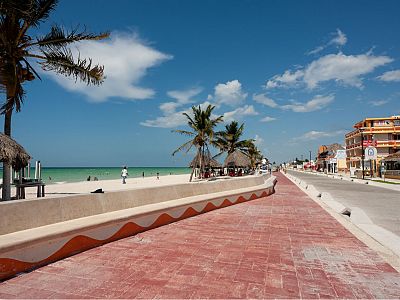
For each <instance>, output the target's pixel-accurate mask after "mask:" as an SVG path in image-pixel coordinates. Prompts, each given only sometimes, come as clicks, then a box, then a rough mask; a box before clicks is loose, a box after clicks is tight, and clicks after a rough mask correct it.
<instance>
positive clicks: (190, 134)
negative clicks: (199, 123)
mask: <svg viewBox="0 0 400 300" xmlns="http://www.w3.org/2000/svg"><path fill="white" fill-rule="evenodd" d="M172 132H176V133H180V134H182V135H187V136H193V135H194V133H193V132H191V131H187V130H172Z"/></svg>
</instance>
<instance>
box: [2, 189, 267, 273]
mask: <svg viewBox="0 0 400 300" xmlns="http://www.w3.org/2000/svg"><path fill="white" fill-rule="evenodd" d="M267 195H268V194H267V192H266V191H263V192H262V193H261V195H260V196H257V195H256V194H254V193H253V194H251V196H250V198H249V199H246V198H244V197H243V196H239V197H238V198H237V199H236V201H234V202H230V201H229V200H228V199H224V201H223V202H222V203H221V205H219V206H218V207H217V206H215V205H214V204H213V203H211V202H208V203H207V205H206V206H205V207H204V209H203V210H202V211H200V212H197V211H196V210H195V209H193V208H192V207H189V208H187V209H186V210H185V211H184V213H183V214H182V215H181V216H180V217H178V218H174V217H172V216H170V215H169V214H167V213H162V214H161V215H160V216H159V217H158V218H157V219H156V220H155V221H154V223H153V224H151V225H150V226H148V227H142V226H140V225H137V224H136V223H134V222H129V223H127V224H125V225H124V226H122V227H121V228H120V229H119V230H118V231H117V232H116V233H115V234H114V235H112V236H111V237H109V238H108V239H105V240H96V239H94V238H91V237H88V236H84V235H78V236H75V237H73V238H72V239H70V240H69V241H68V242H67V243H65V244H64V246H62V247H61V248H60V249H59V250H58V251H56V252H55V253H53V254H52V255H51V256H49V257H47V258H46V259H43V260H41V261H38V262H32V263H30V262H24V261H19V260H16V259H10V258H0V280H4V279H7V278H10V277H12V276H14V275H15V274H18V273H20V272H25V271H29V270H31V269H34V268H38V267H40V266H44V265H47V264H49V263H52V262H54V261H57V260H60V259H63V258H65V257H68V256H71V255H74V254H77V253H79V252H83V251H86V250H89V249H91V248H94V247H98V246H101V245H104V244H106V243H109V242H112V241H116V240H119V239H122V238H126V237H129V236H132V235H135V234H137V233H140V232H143V231H146V230H149V229H153V228H157V227H160V226H163V225H166V224H170V223H173V222H176V221H179V220H182V219H186V218H190V217H193V216H195V215H199V214H202V213H205V212H209V211H212V210H215V209H218V208H223V207H227V206H230V205H234V204H237V203H241V202H245V201H249V200H254V199H258V198H262V197H265V196H267Z"/></svg>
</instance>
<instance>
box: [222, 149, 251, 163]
mask: <svg viewBox="0 0 400 300" xmlns="http://www.w3.org/2000/svg"><path fill="white" fill-rule="evenodd" d="M232 166H235V167H250V166H251V161H250V158H249V157H248V156H247V155H246V154H244V153H243V152H242V151H240V150H235V151H234V152H232V153H230V154H228V156H227V157H226V158H225V161H224V167H232Z"/></svg>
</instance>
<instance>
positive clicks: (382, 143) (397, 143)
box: [346, 140, 400, 150]
mask: <svg viewBox="0 0 400 300" xmlns="http://www.w3.org/2000/svg"><path fill="white" fill-rule="evenodd" d="M372 142H373V143H375V142H376V146H375V147H378V148H379V147H394V146H396V147H400V140H388V141H377V140H374V141H364V147H368V145H369V144H371V145H373V143H372ZM354 148H361V142H358V143H354V144H351V145H346V150H351V149H354Z"/></svg>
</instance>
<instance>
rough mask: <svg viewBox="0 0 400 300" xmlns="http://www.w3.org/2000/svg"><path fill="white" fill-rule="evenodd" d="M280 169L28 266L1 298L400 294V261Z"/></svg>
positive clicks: (3, 285) (6, 285) (5, 286)
mask: <svg viewBox="0 0 400 300" xmlns="http://www.w3.org/2000/svg"><path fill="white" fill-rule="evenodd" d="M277 177H278V184H277V187H276V193H275V194H274V195H272V196H269V197H266V198H262V199H258V200H253V201H249V202H245V203H241V204H237V205H234V206H230V207H226V208H223V209H219V210H215V211H212V212H209V213H205V214H202V215H199V216H195V217H192V218H189V219H185V220H182V221H179V222H176V223H173V224H170V225H166V226H163V227H159V228H156V229H153V230H149V231H147V232H143V233H141V234H138V235H136V236H133V237H130V238H126V239H123V240H120V241H116V242H113V243H110V244H107V245H104V246H102V247H98V248H95V249H91V250H89V251H86V252H84V253H80V254H77V255H75V256H72V257H70V258H67V259H64V260H62V261H58V262H55V263H53V264H51V265H48V266H45V267H42V268H39V269H37V270H35V271H33V272H30V273H26V274H23V275H20V276H18V277H15V278H12V279H10V280H8V281H6V282H3V283H1V284H0V298H399V295H400V274H399V273H397V272H396V270H395V269H393V268H392V267H391V266H390V265H388V264H387V263H385V262H384V261H383V259H382V258H381V257H380V256H378V254H376V253H375V252H374V251H372V250H371V249H369V248H368V247H367V246H366V245H364V244H363V243H362V242H360V241H359V240H358V239H357V238H356V237H354V236H353V235H352V234H351V233H349V232H348V231H347V230H346V229H345V228H344V227H342V226H341V225H340V224H339V223H338V222H337V221H336V220H335V219H334V218H332V217H331V216H330V215H329V214H328V213H327V212H325V211H324V210H323V209H322V208H321V207H320V206H319V205H318V204H316V203H315V202H314V201H313V200H312V199H310V198H309V197H308V196H307V195H306V194H304V193H303V192H302V191H301V190H299V188H297V187H296V186H295V185H294V184H293V183H291V182H290V181H289V180H288V179H286V178H285V177H284V176H283V175H281V174H277Z"/></svg>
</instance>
